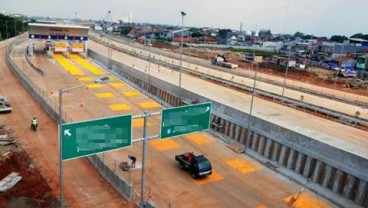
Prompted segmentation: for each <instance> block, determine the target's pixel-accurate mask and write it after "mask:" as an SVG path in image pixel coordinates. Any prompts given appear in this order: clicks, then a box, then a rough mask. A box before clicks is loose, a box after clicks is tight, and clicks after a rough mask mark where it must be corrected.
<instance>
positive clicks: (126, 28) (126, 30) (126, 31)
mask: <svg viewBox="0 0 368 208" xmlns="http://www.w3.org/2000/svg"><path fill="white" fill-rule="evenodd" d="M132 29H133V27H132V26H125V25H124V26H122V27H121V30H120V34H122V35H125V36H126V35H128V34H129V33H130V31H131V30H132Z"/></svg>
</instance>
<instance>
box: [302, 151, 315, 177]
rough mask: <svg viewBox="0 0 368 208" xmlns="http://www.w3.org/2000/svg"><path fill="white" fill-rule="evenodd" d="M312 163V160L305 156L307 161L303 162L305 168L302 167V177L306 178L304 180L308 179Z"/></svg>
mask: <svg viewBox="0 0 368 208" xmlns="http://www.w3.org/2000/svg"><path fill="white" fill-rule="evenodd" d="M312 161H313V158H311V157H309V156H307V161H305V166H304V171H303V175H304V176H305V177H306V178H309V177H310V176H309V173H310V170H311V166H312Z"/></svg>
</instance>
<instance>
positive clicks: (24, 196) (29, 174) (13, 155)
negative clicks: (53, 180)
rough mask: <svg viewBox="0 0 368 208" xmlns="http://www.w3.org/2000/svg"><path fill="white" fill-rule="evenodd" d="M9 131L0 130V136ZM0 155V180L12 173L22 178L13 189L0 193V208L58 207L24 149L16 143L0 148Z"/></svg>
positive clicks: (56, 201)
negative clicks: (16, 173)
mask: <svg viewBox="0 0 368 208" xmlns="http://www.w3.org/2000/svg"><path fill="white" fill-rule="evenodd" d="M10 131H11V130H10V129H6V128H0V135H2V134H9V133H10ZM10 135H11V134H10ZM12 137H13V138H14V136H12ZM14 139H15V140H16V138H14ZM9 152H10V154H8V153H9ZM0 155H1V156H0V179H3V178H5V177H6V176H7V175H9V174H10V173H12V172H18V173H20V175H21V176H22V179H21V180H20V181H19V182H18V183H17V184H16V185H15V186H14V187H12V188H11V189H9V190H7V191H5V192H0V207H9V208H11V207H24V208H33V207H40V208H41V207H57V206H58V200H57V199H56V197H55V196H54V195H53V193H52V191H51V188H50V187H49V185H48V184H47V182H46V180H45V179H44V178H43V177H42V175H41V174H40V171H39V170H38V168H37V167H36V166H35V164H34V163H33V160H32V159H31V158H30V157H29V156H28V154H27V153H26V152H25V151H24V149H22V148H21V147H20V146H19V145H17V144H16V143H15V144H12V145H8V146H0Z"/></svg>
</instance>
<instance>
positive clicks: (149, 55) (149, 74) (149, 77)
mask: <svg viewBox="0 0 368 208" xmlns="http://www.w3.org/2000/svg"><path fill="white" fill-rule="evenodd" d="M151 47H152V44H151V41H150V43H148V84H149V85H151V50H152V49H151Z"/></svg>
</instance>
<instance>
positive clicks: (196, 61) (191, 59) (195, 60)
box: [90, 31, 368, 107]
mask: <svg viewBox="0 0 368 208" xmlns="http://www.w3.org/2000/svg"><path fill="white" fill-rule="evenodd" d="M94 32H95V33H98V34H103V35H104V36H108V37H111V38H112V39H113V40H114V41H116V42H119V43H123V44H126V45H129V46H131V47H135V48H139V49H141V50H147V48H145V47H144V46H141V45H138V44H135V43H131V42H129V41H126V40H123V39H121V38H116V37H115V36H113V35H111V34H106V33H99V32H96V31H94ZM90 39H92V40H94V41H96V42H98V41H100V40H98V39H97V38H95V37H93V36H90ZM100 42H103V41H100ZM151 50H152V52H154V53H157V54H158V55H164V56H167V57H169V58H174V59H178V56H174V55H173V53H169V52H166V51H163V50H158V49H154V48H152V49H151ZM183 61H186V62H190V63H192V64H197V65H200V66H204V67H210V68H215V69H217V70H220V71H222V72H226V73H230V74H234V75H237V76H242V77H246V78H250V79H253V76H252V75H248V74H246V73H241V72H237V71H235V70H229V69H224V68H222V67H219V66H215V65H212V64H209V63H208V62H207V61H203V60H201V59H199V58H194V57H188V56H183ZM174 66H175V65H174ZM175 67H178V66H175ZM183 68H184V67H183ZM257 80H259V81H262V82H265V83H268V84H272V85H276V86H281V87H283V86H285V87H286V88H288V89H293V90H297V91H300V92H304V93H309V94H314V95H319V96H320V97H325V98H329V99H334V100H337V101H340V102H345V103H348V104H352V105H357V106H362V107H368V103H367V102H362V101H359V99H349V98H347V97H346V96H343V97H341V96H336V95H332V94H329V93H324V92H322V91H321V92H320V91H317V90H313V89H308V88H306V87H303V86H296V85H293V84H288V83H285V84H284V83H283V82H278V81H275V80H270V79H267V78H262V77H257ZM357 97H359V95H358V96H357Z"/></svg>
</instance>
